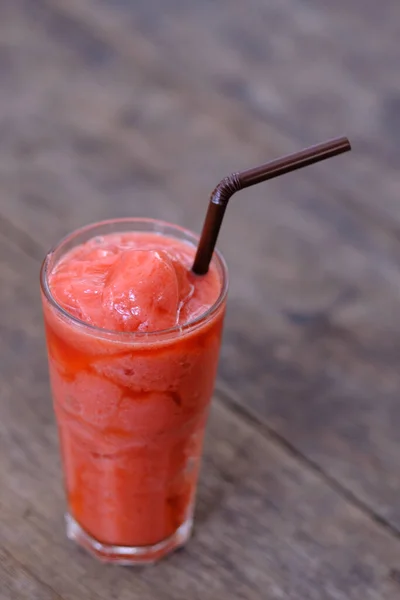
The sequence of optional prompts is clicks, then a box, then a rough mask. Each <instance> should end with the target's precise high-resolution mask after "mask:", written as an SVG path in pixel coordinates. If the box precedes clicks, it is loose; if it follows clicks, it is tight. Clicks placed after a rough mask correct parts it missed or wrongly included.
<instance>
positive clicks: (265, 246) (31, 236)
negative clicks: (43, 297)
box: [0, 0, 400, 600]
mask: <svg viewBox="0 0 400 600" xmlns="http://www.w3.org/2000/svg"><path fill="white" fill-rule="evenodd" d="M399 39H400V3H399V2H398V0H382V1H381V2H376V0H351V1H349V0H335V1H334V2H332V1H331V0H268V2H265V1H264V0H246V2H243V1H241V0H219V1H218V2H212V1H211V0H202V1H196V0H185V1H183V0H140V1H139V0H137V1H136V2H133V1H131V2H130V1H129V0H34V2H33V1H32V0H3V1H2V2H1V3H0V84H1V94H0V132H1V134H0V281H1V287H0V315H1V317H0V330H1V341H0V357H1V360H0V377H1V387H0V400H1V402H0V447H1V448H0V517H1V518H0V597H1V599H3V598H4V599H9V598H10V599H11V598H12V599H13V600H15V599H21V600H25V599H29V600H36V599H40V600H50V599H57V600H60V599H64V600H76V599H78V598H79V599H81V598H88V599H89V598H90V599H91V600H97V599H104V600H106V599H107V600H110V599H113V598H116V599H117V598H118V600H132V599H133V600H135V599H140V600H147V599H153V598H158V599H161V600H163V599H166V600H167V599H171V600H172V599H173V600H179V599H180V598H182V599H183V598H184V599H186V598H190V599H191V600H195V599H197V598H201V599H202V600H216V599H218V600H223V599H231V598H245V599H251V600H253V599H258V598H260V599H261V598H262V599H285V600H286V599H294V600H306V599H311V600H313V599H315V600H321V599H325V598H326V599H332V600H353V599H360V600H385V599H390V600H393V599H394V598H397V597H400V458H399V457H400V402H399V391H400V370H399V356H400V354H399V352H400V324H399V319H398V318H397V316H398V312H399V306H400V269H399V260H400V243H399V241H400V203H399V201H398V190H399V189H400V169H399V167H400V164H399V163H400V161H399V153H400V71H399V68H398V67H399V64H400V44H399ZM343 133H344V134H347V135H349V137H350V138H351V140H352V142H353V152H352V153H351V154H349V155H346V156H343V157H339V158H336V159H333V160H331V161H328V162H327V163H324V164H323V165H322V164H321V165H318V166H314V167H310V168H309V169H306V170H304V171H302V172H298V173H294V174H291V175H288V176H286V177H284V178H281V179H279V180H276V181H274V182H270V183H268V184H265V185H261V186H258V187H257V188H254V189H252V190H248V191H246V192H242V193H241V194H237V196H235V198H234V199H233V200H232V202H231V204H230V206H229V210H228V212H227V215H226V219H225V223H224V227H223V232H222V235H221V239H220V247H221V249H222V250H223V252H224V254H225V256H226V259H227V261H228V263H229V265H230V272H231V293H230V300H229V310H228V314H227V319H226V329H225V335H224V343H223V350H222V358H221V364H220V370H219V378H218V383H217V388H216V392H215V399H214V401H213V409H212V414H211V418H210V423H209V428H208V437H207V442H206V449H205V458H204V463H203V469H202V476H201V482H200V488H199V497H198V509H197V515H196V516H197V521H196V522H197V526H196V530H195V535H194V537H193V539H192V541H191V542H190V544H189V545H188V546H187V548H186V549H185V550H183V551H180V552H178V553H176V554H175V555H173V556H172V557H170V558H168V559H167V560H165V561H163V562H161V563H160V564H159V565H158V566H156V567H151V568H146V569H138V570H130V569H127V568H120V567H109V566H103V565H101V564H99V563H96V562H95V561H94V560H92V559H91V558H90V557H89V556H87V555H86V554H84V553H83V552H81V551H80V550H78V549H77V548H76V547H74V546H73V545H72V544H71V543H70V542H68V541H67V540H66V539H65V537H64V529H63V520H62V513H63V508H64V499H63V491H62V484H61V477H60V463H59V457H58V447H57V434H56V428H55V423H54V418H53V414H52V408H51V401H50V394H49V388H48V377H47V366H46V358H45V347H44V340H43V331H42V318H41V308H40V300H39V291H38V271H39V266H40V262H41V259H42V258H43V256H44V253H45V251H46V249H47V248H48V247H49V246H50V245H52V244H53V243H55V242H56V241H57V240H58V239H59V237H60V236H61V235H63V234H65V233H66V232H68V231H69V230H71V229H73V228H74V227H76V226H78V225H82V224H85V223H87V222H90V221H93V220H98V219H102V218H107V217H115V216H125V215H136V216H145V215H146V216H152V217H158V218H162V219H167V220H169V221H173V222H177V223H180V224H182V225H184V226H188V227H191V228H194V229H195V230H199V229H200V227H201V223H202V219H203V215H204V213H205V208H206V204H207V198H208V195H209V192H210V190H211V189H212V188H213V187H214V185H215V184H216V183H217V182H218V181H219V180H220V179H221V178H222V177H223V176H224V175H227V174H228V173H230V172H231V171H234V170H240V169H244V168H248V167H251V166H254V165H256V164H259V163H261V162H265V161H267V160H269V159H272V158H276V157H277V156H280V155H282V154H286V153H288V152H290V151H294V150H297V149H300V148H302V147H304V146H306V145H309V144H311V143H315V142H318V141H322V140H324V139H326V138H329V137H334V136H336V135H341V134H343Z"/></svg>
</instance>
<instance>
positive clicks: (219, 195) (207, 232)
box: [192, 137, 351, 275]
mask: <svg viewBox="0 0 400 600" xmlns="http://www.w3.org/2000/svg"><path fill="white" fill-rule="evenodd" d="M349 150H351V145H350V142H349V140H348V139H347V138H346V137H340V138H336V139H333V140H330V141H328V142H324V143H322V144H317V145H316V146H311V147H310V148H306V149H305V150H302V151H301V152H296V153H295V154H289V155H288V156H284V157H282V158H278V159H277V160H273V161H271V162H269V163H266V164H264V165H261V166H259V167H255V168H254V169H248V170H247V171H242V172H241V173H232V174H231V175H228V177H224V179H222V181H220V182H219V184H218V185H217V187H216V188H215V189H214V191H213V192H212V194H211V198H210V203H209V205H208V210H207V214H206V218H205V221H204V225H203V230H202V232H201V236H200V241H199V245H198V248H197V252H196V256H195V259H194V263H193V267H192V271H193V272H194V273H196V275H205V274H206V273H207V271H208V268H209V266H210V262H211V258H212V255H213V252H214V248H215V244H216V242H217V238H218V234H219V230H220V228H221V224H222V219H223V217H224V214H225V210H226V207H227V205H228V202H229V199H230V197H231V196H232V195H233V194H234V193H235V192H238V191H239V190H242V189H244V188H247V187H250V186H252V185H256V184H257V183H261V182H262V181H267V180H268V179H273V178H274V177H279V176H280V175H284V174H285V173H290V172H291V171H295V170H296V169H302V168H303V167H307V166H308V165H312V164H314V163H317V162H319V161H321V160H326V159H327V158H331V157H332V156H337V155H338V154H342V153H343V152H348V151H349Z"/></svg>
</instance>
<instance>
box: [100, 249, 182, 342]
mask: <svg viewBox="0 0 400 600" xmlns="http://www.w3.org/2000/svg"><path fill="white" fill-rule="evenodd" d="M103 309H104V326H105V327H106V328H108V329H115V330H118V331H157V330H161V329H168V328H169V327H173V326H174V325H175V324H176V321H177V316H178V310H179V286H178V279H177V275H176V271H175V268H174V265H173V263H172V261H171V259H170V258H169V257H168V255H167V254H166V253H165V252H162V251H160V252H159V251H156V250H126V251H125V252H122V253H121V254H120V256H119V257H118V259H117V260H116V261H115V263H114V264H113V266H112V267H111V269H110V270H109V274H108V276H107V279H106V281H105V286H104V290H103Z"/></svg>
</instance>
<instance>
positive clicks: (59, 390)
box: [41, 219, 227, 564]
mask: <svg viewBox="0 0 400 600" xmlns="http://www.w3.org/2000/svg"><path fill="white" fill-rule="evenodd" d="M195 243H196V238H195V236H194V235H193V234H191V233H190V232H188V231H186V230H183V229H181V228H179V227H176V226H173V225H168V224H165V223H162V222H158V221H152V220H135V219H126V220H118V221H111V222H105V223H100V224H95V225H92V226H89V227H86V228H84V229H82V230H80V231H78V232H76V233H74V234H72V235H71V236H69V237H68V238H66V240H64V241H63V242H61V244H60V245H59V246H58V247H57V248H56V249H55V251H53V252H51V253H49V255H48V256H47V258H46V260H45V262H44V264H43V267H42V274H41V283H42V298H43V308H44V321H45V329H46V338H47V347H48V360H49V371H50V380H51V388H52V394H53V401H54V408H55V413H56V420H57V425H58V430H59V438H60V446H61V453H62V461H63V467H64V475H65V487H66V494H67V504H68V513H69V516H68V519H69V523H70V531H69V534H70V537H73V538H74V539H75V540H76V541H77V542H78V543H80V544H81V545H83V546H85V547H86V548H87V549H89V550H91V551H92V552H93V553H94V554H96V555H97V556H99V557H100V558H102V559H104V560H110V561H114V562H123V563H128V564H130V563H135V562H145V561H147V560H149V561H150V560H155V559H157V558H159V557H160V556H163V555H164V554H166V553H167V552H169V551H171V550H172V549H174V548H175V547H177V546H179V545H182V544H183V543H184V542H185V541H186V539H187V538H188V536H189V533H190V528H191V521H192V512H193V506H194V498H195V492H196V485H197V478H198V472H199V466H200V459H201V453H202V443H203V435H204V429H205V425H206V420H207V413H208V408H209V404H210V400H211V395H212V391H213V387H214V381H215V375H216V370H217V364H218V356H219V349H220V341H221V333H222V326H223V318H224V311H225V303H226V291H227V274H226V267H225V264H224V262H223V259H222V257H221V256H220V255H219V254H218V253H216V254H215V256H214V259H213V261H212V264H211V268H210V270H209V272H208V273H207V274H206V275H204V276H201V277H198V276H196V275H194V274H193V273H192V272H191V266H192V263H193V258H194V254H195ZM71 524H72V525H71Z"/></svg>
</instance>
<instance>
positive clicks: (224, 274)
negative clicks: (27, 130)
mask: <svg viewBox="0 0 400 600" xmlns="http://www.w3.org/2000/svg"><path fill="white" fill-rule="evenodd" d="M135 223H142V224H149V225H150V224H153V225H158V226H160V227H166V228H171V229H174V230H176V231H179V232H181V233H183V234H185V235H186V236H188V237H189V238H192V240H193V242H194V243H196V242H198V241H199V238H200V236H198V235H197V234H196V233H194V232H193V231H191V230H190V229H186V228H185V227H182V226H180V225H176V224H175V223H170V222H168V221H164V220H162V219H153V218H144V217H143V218H142V217H121V218H117V219H105V220H103V221H95V222H93V223H89V224H88V225H83V226H82V227H78V228H77V229H74V230H73V231H71V232H70V233H68V234H67V235H65V236H64V237H62V238H61V239H60V240H59V241H58V242H57V243H56V244H54V245H53V246H52V247H51V248H50V250H49V251H48V252H47V253H46V256H45V258H44V260H43V262H42V266H41V268H40V285H41V289H42V292H43V294H44V295H45V297H46V299H47V300H48V301H49V303H50V304H51V306H52V307H53V308H54V309H56V311H57V312H59V313H60V314H61V316H62V317H63V318H64V319H68V320H70V321H72V322H73V323H74V324H75V325H77V326H79V327H80V328H83V329H86V330H88V332H90V333H91V334H93V335H96V334H97V335H102V336H107V337H109V336H113V337H120V338H121V339H123V340H124V341H126V342H127V341H129V340H132V341H133V340H136V339H137V340H140V341H141V342H143V341H146V340H148V339H151V340H154V339H155V338H160V337H169V336H171V335H173V334H178V333H179V334H185V333H189V332H190V331H192V330H193V329H196V328H197V327H198V326H200V325H201V324H202V323H204V322H206V321H208V320H209V319H210V318H211V317H212V316H213V315H214V313H216V312H218V310H219V309H220V307H221V306H222V305H223V303H224V301H225V299H226V296H227V292H228V284H229V276H228V267H227V264H226V262H225V259H224V257H223V255H222V253H221V252H220V251H219V250H218V249H217V248H216V249H215V250H214V256H213V260H214V258H216V259H217V263H218V266H219V267H220V271H221V279H222V281H221V291H220V293H219V295H218V298H217V299H216V300H215V302H214V303H213V304H212V305H211V306H210V307H209V308H208V309H207V310H206V311H204V312H203V313H201V314H200V315H198V316H197V317H195V318H194V319H191V320H190V321H188V322H187V323H184V324H183V325H179V324H177V325H174V326H173V327H169V328H168V329H158V330H156V331H117V330H115V329H106V328H104V327H98V326H97V325H92V324H91V323H87V322H86V321H83V320H82V319H80V318H79V317H76V316H75V315H73V314H71V313H70V312H69V311H68V310H66V309H65V308H63V307H62V306H61V304H59V303H58V302H57V300H56V299H55V298H54V296H53V294H52V292H51V290H50V286H49V279H48V275H49V272H48V267H49V263H50V260H51V258H52V256H53V254H54V253H55V252H56V251H57V250H59V249H61V248H62V247H63V245H65V244H67V243H68V242H69V241H71V240H73V239H74V238H75V237H77V236H79V235H81V234H84V233H86V232H90V231H91V230H94V229H96V228H98V227H102V226H107V225H115V224H116V225H118V224H120V225H122V224H126V225H129V224H131V225H132V224H135ZM127 231H129V230H127ZM132 231H135V230H132ZM149 232H150V233H151V232H152V233H156V234H159V235H163V233H162V232H158V231H157V230H153V231H152V230H149ZM110 233H111V232H110ZM172 235H173V234H172V233H171V236H172ZM89 239H90V238H89ZM177 239H178V238H177Z"/></svg>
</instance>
